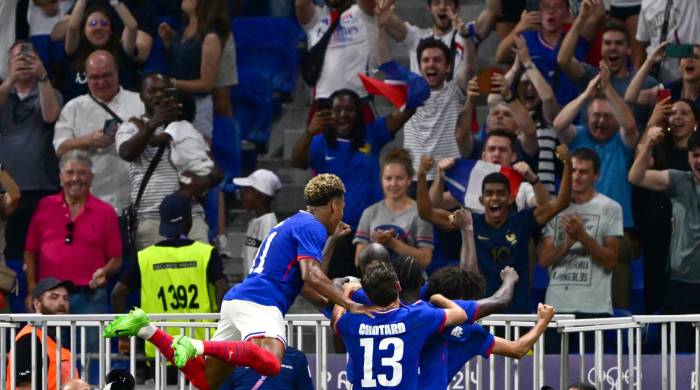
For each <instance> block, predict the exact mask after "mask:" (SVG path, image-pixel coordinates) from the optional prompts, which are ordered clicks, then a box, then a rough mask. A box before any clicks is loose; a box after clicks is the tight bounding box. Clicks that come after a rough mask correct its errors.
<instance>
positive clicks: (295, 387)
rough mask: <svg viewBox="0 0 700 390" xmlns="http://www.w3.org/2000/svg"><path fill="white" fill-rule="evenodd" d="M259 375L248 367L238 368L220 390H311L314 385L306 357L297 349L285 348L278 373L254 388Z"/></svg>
mask: <svg viewBox="0 0 700 390" xmlns="http://www.w3.org/2000/svg"><path fill="white" fill-rule="evenodd" d="M258 380H260V374H258V372H257V371H255V370H253V369H252V368H250V367H245V366H242V367H238V368H236V369H235V370H233V373H231V375H229V377H228V378H227V379H226V382H224V385H223V386H222V387H221V388H222V389H228V390H250V389H253V388H257V389H260V390H313V389H314V385H313V382H312V381H311V375H310V374H309V362H308V361H307V360H306V355H304V353H303V352H301V351H299V350H298V349H295V348H292V347H287V350H286V351H285V352H284V357H283V358H282V369H281V370H280V373H279V374H277V375H275V376H273V377H268V378H266V379H265V381H263V382H262V385H261V386H260V387H255V385H256V384H257V382H258Z"/></svg>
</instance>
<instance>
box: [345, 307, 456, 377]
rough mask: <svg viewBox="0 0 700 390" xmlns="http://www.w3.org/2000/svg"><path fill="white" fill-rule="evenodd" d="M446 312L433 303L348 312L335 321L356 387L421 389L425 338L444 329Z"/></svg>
mask: <svg viewBox="0 0 700 390" xmlns="http://www.w3.org/2000/svg"><path fill="white" fill-rule="evenodd" d="M445 319H446V314H445V311H444V310H442V309H436V308H434V307H432V306H431V305H430V304H428V303H425V302H423V301H418V302H416V303H414V304H412V305H408V306H404V305H401V306H400V307H398V308H394V309H389V310H386V311H379V312H374V318H370V317H369V316H366V315H364V314H353V313H349V312H346V313H345V314H344V315H343V316H342V317H341V318H340V319H339V320H338V322H337V323H336V329H337V331H338V333H339V334H340V336H341V337H342V338H343V342H344V343H345V348H346V349H347V351H348V354H349V357H350V359H349V360H350V361H351V362H352V380H351V381H352V384H353V388H354V389H366V388H376V389H418V359H419V356H420V352H421V349H422V348H423V344H425V341H426V340H427V339H428V338H429V337H430V336H432V335H435V334H438V333H440V332H442V330H443V328H444V326H445Z"/></svg>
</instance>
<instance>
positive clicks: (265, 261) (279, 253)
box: [224, 211, 328, 315]
mask: <svg viewBox="0 0 700 390" xmlns="http://www.w3.org/2000/svg"><path fill="white" fill-rule="evenodd" d="M326 238H328V233H327V232H326V228H325V227H324V226H323V224H321V222H320V221H319V220H317V219H316V217H314V216H313V215H311V214H309V213H307V212H306V211H299V212H298V213H296V214H294V215H293V216H291V217H289V218H287V219H285V220H284V221H282V222H280V223H278V224H277V225H275V227H273V228H272V230H270V233H269V234H268V235H267V237H265V240H263V242H262V244H260V248H258V253H257V254H256V255H255V260H254V261H253V266H252V267H251V269H250V273H249V274H248V277H247V278H246V279H245V280H244V281H243V283H240V284H238V285H236V286H234V287H233V288H231V289H230V290H229V291H228V292H227V293H226V295H225V296H224V299H225V300H234V299H239V300H243V301H250V302H255V303H257V304H260V305H264V306H276V307H277V308H278V309H279V310H280V312H282V315H285V314H286V313H287V310H288V309H289V306H291V305H292V303H293V302H294V299H296V297H297V295H299V292H300V291H301V287H302V286H303V284H304V281H303V280H302V279H301V270H300V269H299V260H301V259H313V261H319V262H320V261H321V259H322V258H323V256H322V252H323V246H324V245H325V244H326Z"/></svg>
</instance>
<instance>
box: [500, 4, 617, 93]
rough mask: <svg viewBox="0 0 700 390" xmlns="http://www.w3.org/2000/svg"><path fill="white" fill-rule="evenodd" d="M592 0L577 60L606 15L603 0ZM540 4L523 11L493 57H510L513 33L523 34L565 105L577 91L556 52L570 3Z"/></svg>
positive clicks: (586, 48)
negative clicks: (536, 8) (592, 11)
mask: <svg viewBox="0 0 700 390" xmlns="http://www.w3.org/2000/svg"><path fill="white" fill-rule="evenodd" d="M593 1H594V2H595V3H597V5H596V11H595V13H596V16H595V17H594V18H592V19H591V20H590V21H589V23H587V26H586V27H584V28H583V30H582V32H581V37H582V39H580V40H579V41H578V43H577V44H576V49H575V55H576V58H577V59H578V60H579V61H582V60H583V59H584V58H585V56H586V52H587V51H588V46H589V42H591V40H592V38H593V36H594V34H595V28H596V25H597V24H598V22H599V20H600V19H601V18H602V17H603V16H604V15H605V8H604V7H603V4H602V2H601V1H598V0H593ZM539 4H540V11H530V12H524V13H523V15H522V17H521V18H520V22H518V24H517V25H516V26H515V28H514V29H513V31H511V32H510V34H508V36H507V37H506V38H505V39H503V40H502V41H501V42H500V43H499V45H498V49H497V51H496V60H497V61H498V62H500V63H506V62H508V61H510V60H512V59H513V52H512V50H511V48H512V47H513V41H514V39H515V36H516V35H518V34H522V35H523V37H524V38H525V41H526V42H527V47H528V49H529V50H530V54H531V55H532V58H533V61H534V63H535V66H537V69H539V70H540V72H541V73H542V75H543V76H544V77H545V78H546V79H547V82H549V83H550V84H551V85H552V88H553V89H554V91H555V93H556V97H557V101H558V102H559V104H562V105H564V104H567V103H568V102H570V101H571V100H573V99H574V98H575V97H576V95H578V91H577V89H576V85H575V84H574V82H573V81H572V80H571V79H570V78H569V77H567V76H566V75H563V74H562V71H561V69H560V68H559V65H558V64H557V54H558V53H559V50H560V48H561V43H562V40H563V39H564V35H565V33H564V23H565V22H566V19H567V18H568V17H569V5H568V2H567V1H566V0H542V1H540V3H539ZM572 54H574V52H572Z"/></svg>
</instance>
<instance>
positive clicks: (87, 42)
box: [61, 0, 138, 100]
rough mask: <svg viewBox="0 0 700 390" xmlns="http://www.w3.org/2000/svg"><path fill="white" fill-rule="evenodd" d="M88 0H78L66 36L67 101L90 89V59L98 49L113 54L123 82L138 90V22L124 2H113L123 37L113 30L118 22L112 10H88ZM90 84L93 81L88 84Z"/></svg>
mask: <svg viewBox="0 0 700 390" xmlns="http://www.w3.org/2000/svg"><path fill="white" fill-rule="evenodd" d="M86 2H87V0H76V2H75V6H74V7H73V10H72V11H71V14H70V19H69V20H68V28H67V30H66V36H65V43H64V45H65V51H66V56H67V57H66V62H67V64H66V66H65V74H64V77H63V87H62V89H61V91H62V92H63V96H64V97H65V98H66V100H69V99H73V98H74V97H77V96H80V95H82V94H84V93H86V92H88V89H89V86H88V87H86V86H85V84H86V83H87V82H88V81H89V80H88V75H87V61H86V60H87V59H88V58H89V56H90V55H91V53H93V52H94V51H95V50H98V49H103V50H106V51H108V52H109V53H111V55H112V56H113V57H114V58H115V61H116V63H117V64H118V69H119V72H120V73H119V79H118V80H119V82H120V83H121V85H123V86H124V87H126V88H129V89H134V86H135V84H136V74H135V71H134V69H135V65H134V63H133V60H134V59H135V58H136V55H137V50H136V36H137V33H138V24H137V22H136V19H134V16H133V15H132V14H131V12H130V11H129V8H127V6H126V5H124V3H121V2H119V1H116V0H112V1H110V5H111V6H112V7H114V10H115V11H116V12H117V14H118V15H119V17H120V18H121V20H122V21H123V22H124V30H123V32H122V36H121V39H120V37H119V36H118V35H117V33H116V32H115V31H114V30H113V25H114V21H113V20H112V18H111V16H110V12H109V10H107V9H106V8H103V7H101V6H91V7H89V8H87V10H86ZM88 84H89V83H88Z"/></svg>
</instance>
